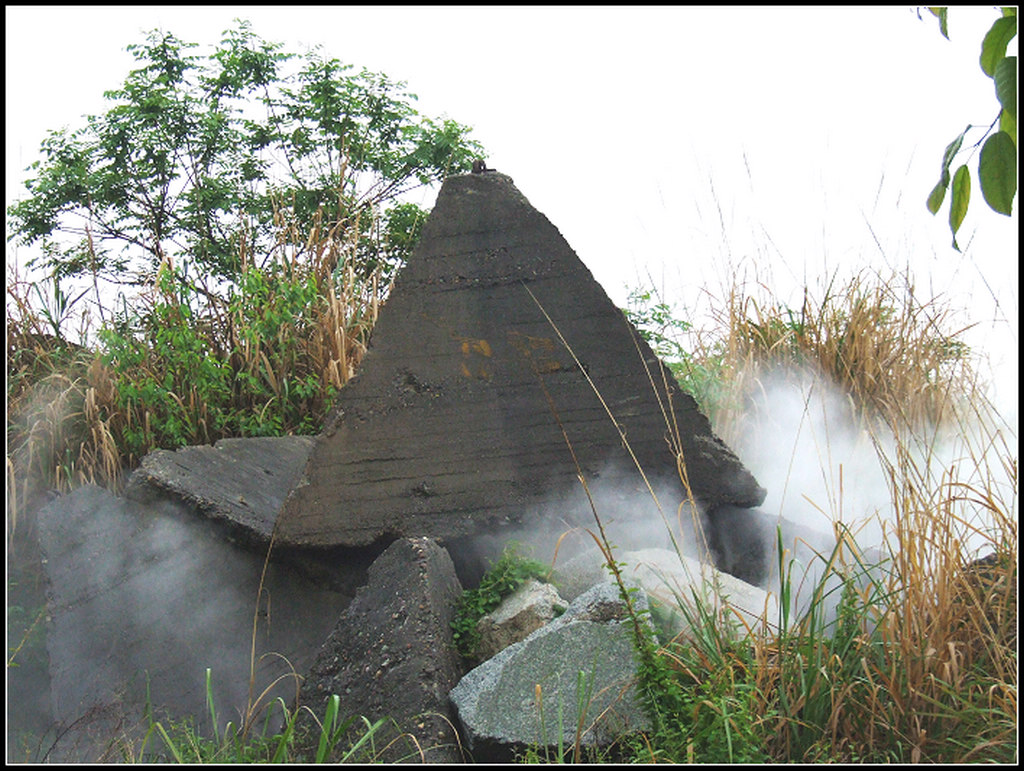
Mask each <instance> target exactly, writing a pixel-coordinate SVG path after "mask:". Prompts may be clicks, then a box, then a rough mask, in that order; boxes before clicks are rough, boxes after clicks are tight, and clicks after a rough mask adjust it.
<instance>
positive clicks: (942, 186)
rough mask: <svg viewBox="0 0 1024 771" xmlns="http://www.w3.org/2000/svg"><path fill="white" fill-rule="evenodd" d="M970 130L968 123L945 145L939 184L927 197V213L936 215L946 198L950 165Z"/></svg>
mask: <svg viewBox="0 0 1024 771" xmlns="http://www.w3.org/2000/svg"><path fill="white" fill-rule="evenodd" d="M970 130H971V124H969V123H968V124H967V128H965V129H964V130H963V131H961V132H960V135H959V136H958V137H957V138H956V139H954V140H953V141H952V142H950V143H949V144H948V145H946V151H945V152H944V153H943V154H942V174H941V175H940V176H939V183H938V184H937V185H936V186H935V187H934V188H933V189H932V192H931V193H930V194H929V195H928V211H930V212H931V213H932V214H936V213H937V212H938V211H939V207H940V206H942V201H943V199H944V198H945V197H946V188H947V187H949V167H950V165H952V163H953V159H954V158H955V157H956V154H957V153H958V152H960V146H961V145H962V144H963V143H964V136H965V135H966V134H967V132H968V131H970Z"/></svg>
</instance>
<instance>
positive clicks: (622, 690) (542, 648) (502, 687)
mask: <svg viewBox="0 0 1024 771" xmlns="http://www.w3.org/2000/svg"><path fill="white" fill-rule="evenodd" d="M634 597H635V598H636V603H637V609H638V610H643V609H645V608H646V598H645V596H644V594H643V592H642V591H639V592H637V593H636V594H635V595H634ZM630 623H631V622H629V621H628V620H627V617H626V613H625V607H624V605H623V603H622V601H621V599H620V598H619V597H618V590H617V588H616V587H612V586H610V585H599V586H595V587H594V588H593V589H591V590H589V591H587V592H585V593H584V594H582V595H581V596H580V597H578V598H577V599H576V600H574V601H573V602H572V603H571V604H570V605H569V608H568V609H566V611H565V613H564V614H563V615H561V616H559V617H558V618H556V619H555V620H553V621H552V622H550V623H549V624H547V625H546V626H544V627H541V628H540V629H538V630H537V631H536V632H534V633H533V634H531V635H530V636H529V637H527V638H526V639H525V640H523V641H522V642H518V643H515V644H513V645H510V646H509V647H507V648H505V649H504V650H503V651H501V652H500V653H498V654H497V655H496V656H494V657H493V658H492V659H490V660H489V661H486V662H484V663H483V664H481V665H480V666H478V667H476V668H475V669H473V670H471V671H470V672H469V673H468V674H466V676H465V677H463V678H462V680H460V681H459V684H458V685H457V686H456V687H455V688H454V689H453V690H452V692H451V699H452V702H453V703H454V704H455V706H456V709H457V710H458V714H459V721H460V723H461V725H462V727H463V730H464V733H465V735H466V739H467V742H468V744H469V747H470V749H471V750H472V752H473V755H474V757H475V759H476V760H478V761H479V760H486V759H506V758H508V757H509V755H510V753H511V751H512V750H513V749H515V748H522V747H524V746H535V747H536V746H541V747H543V746H549V747H550V746H556V745H559V744H561V745H562V746H563V747H572V746H573V744H574V742H575V741H576V732H577V728H578V727H579V728H580V729H581V732H582V733H581V736H580V743H581V744H582V745H584V746H605V745H607V744H609V743H611V742H612V741H614V740H615V739H617V738H619V737H621V736H622V735H623V734H625V733H629V732H631V731H636V730H643V729H644V728H647V727H649V723H648V721H647V719H646V717H645V716H644V714H643V712H642V711H641V709H640V707H639V704H638V703H637V699H636V688H635V685H634V680H635V658H634V654H633V643H632V636H631V632H630V626H629V624H630ZM581 673H582V674H581ZM581 705H582V706H583V710H582V713H583V714H582V715H581V714H580V712H581V710H580V706H581Z"/></svg>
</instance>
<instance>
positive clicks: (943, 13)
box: [928, 6, 949, 40]
mask: <svg viewBox="0 0 1024 771" xmlns="http://www.w3.org/2000/svg"><path fill="white" fill-rule="evenodd" d="M928 10H929V11H931V12H932V15H934V16H936V17H938V19H939V32H941V33H942V37H944V38H946V40H949V28H948V27H947V24H946V17H947V16H948V12H949V9H948V8H946V7H945V6H942V7H930V8H929V9H928Z"/></svg>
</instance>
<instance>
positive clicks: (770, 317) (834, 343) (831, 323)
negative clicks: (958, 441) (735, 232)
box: [695, 273, 977, 442]
mask: <svg viewBox="0 0 1024 771" xmlns="http://www.w3.org/2000/svg"><path fill="white" fill-rule="evenodd" d="M759 289H760V292H759V293H756V294H750V293H747V292H746V291H745V289H744V287H742V286H741V285H740V284H739V282H733V284H732V286H731V288H730V290H729V292H728V294H727V296H726V298H725V302H724V307H723V308H721V309H718V310H716V311H714V312H713V314H714V320H715V323H716V327H717V328H718V330H719V333H716V334H715V336H714V338H713V339H712V342H710V343H708V342H706V340H704V339H702V338H700V337H698V338H697V342H698V346H699V347H700V349H701V350H698V352H697V354H696V356H695V358H698V359H700V358H704V359H712V358H713V359H715V360H716V362H717V365H716V367H717V369H718V370H719V371H720V372H721V375H722V377H721V380H722V383H723V384H724V385H725V386H726V387H727V392H726V394H725V396H724V397H723V398H722V400H721V403H720V404H718V405H716V407H717V409H716V411H715V412H716V415H715V417H716V420H715V422H716V428H717V429H718V430H719V433H720V434H721V435H722V436H723V438H725V439H726V441H727V442H728V441H731V440H734V439H735V438H736V437H738V436H739V433H740V432H741V430H742V427H741V425H740V424H741V422H742V415H743V413H744V411H745V409H746V398H745V397H746V395H747V394H749V393H751V392H752V391H754V390H757V389H759V388H760V387H761V385H760V382H761V380H762V379H763V378H764V377H765V376H766V375H767V373H769V372H772V373H777V372H779V371H788V372H792V373H794V374H797V375H798V376H801V377H802V376H803V375H804V374H805V373H807V372H811V373H814V374H820V375H823V376H824V377H825V378H827V380H828V381H829V382H831V383H833V384H835V385H837V386H838V387H839V388H841V389H842V390H843V392H844V393H846V394H847V396H848V399H849V403H850V404H851V406H852V407H853V410H854V412H855V414H856V415H857V417H859V418H861V419H862V420H864V421H865V424H866V425H867V424H870V423H871V422H872V421H875V420H881V421H882V423H884V424H893V423H902V424H905V425H912V426H925V425H931V426H938V425H942V424H944V423H946V422H948V421H949V420H951V419H955V416H954V415H953V414H952V413H951V412H950V410H951V409H954V408H956V407H958V406H960V405H961V404H962V403H963V402H964V401H965V400H969V399H970V398H972V397H973V395H974V394H975V393H976V391H977V383H976V375H975V373H974V372H973V371H972V368H971V366H970V359H969V353H970V351H969V349H968V347H967V345H966V344H964V343H963V342H962V341H961V340H960V336H961V335H962V334H963V332H964V331H966V328H959V329H957V328H956V327H955V324H954V323H953V321H954V318H953V316H954V314H953V312H952V311H951V309H950V308H949V307H948V306H945V305H943V304H942V303H940V302H939V301H935V300H932V301H928V302H923V301H921V300H920V298H919V297H918V296H917V294H916V292H915V288H914V284H913V281H912V280H911V278H910V277H909V275H902V276H901V275H899V274H895V273H894V274H892V275H890V276H887V277H883V276H880V275H871V274H867V273H861V274H858V275H855V276H853V277H852V278H850V279H849V280H848V281H847V282H846V283H845V284H843V285H840V286H837V285H836V279H835V277H833V279H832V280H831V281H830V282H829V283H828V284H827V286H825V287H824V289H823V291H822V294H821V299H820V300H818V299H816V298H815V297H814V296H813V295H812V293H811V290H810V289H808V288H806V287H805V288H804V295H803V301H802V303H801V306H800V308H799V309H790V308H788V307H787V305H786V304H785V303H784V302H782V301H781V300H780V299H778V298H777V297H775V296H774V295H772V293H771V292H770V291H769V290H768V289H767V288H765V287H763V286H760V287H759ZM951 329H952V331H950V330H951ZM722 330H724V335H723V334H721V331H722Z"/></svg>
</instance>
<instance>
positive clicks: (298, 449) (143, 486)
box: [125, 436, 314, 541]
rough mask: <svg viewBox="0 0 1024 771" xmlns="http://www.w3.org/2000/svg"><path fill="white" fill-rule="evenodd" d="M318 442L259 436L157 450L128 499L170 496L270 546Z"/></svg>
mask: <svg viewBox="0 0 1024 771" xmlns="http://www.w3.org/2000/svg"><path fill="white" fill-rule="evenodd" d="M313 443H314V442H313V439H312V438H311V437H307V436H281V437H255V438H245V439H221V440H220V441H219V442H217V443H216V444H215V445H213V446H212V447H209V446H205V445H201V446H195V447H183V448H181V449H180V450H173V451H172V450H154V451H153V452H151V453H149V454H148V455H146V457H145V458H143V459H142V464H141V465H140V466H139V468H138V469H136V470H135V472H134V473H133V474H132V476H131V479H130V480H129V483H128V485H127V488H126V490H125V497H128V498H132V499H134V500H138V501H142V502H148V501H152V500H154V499H156V498H160V497H165V496H166V495H167V494H168V493H169V494H170V495H171V496H172V497H175V498H180V499H181V500H183V501H185V502H187V503H190V504H192V505H194V506H195V507H196V508H197V509H199V510H200V511H201V512H202V513H204V514H205V515H206V516H208V517H210V518H211V519H219V520H224V521H226V522H229V523H231V524H233V525H236V526H238V527H239V528H241V529H242V530H243V531H244V532H245V533H247V534H249V535H251V536H254V537H255V538H256V540H259V541H269V540H270V537H271V534H272V533H273V531H274V525H275V524H276V522H277V517H278V514H280V512H281V506H282V504H283V503H284V499H285V496H287V495H288V492H289V491H290V490H291V489H292V487H293V486H294V485H295V483H296V482H297V481H298V477H299V475H300V474H301V473H302V469H303V467H304V466H305V465H306V461H307V459H308V458H309V453H310V452H311V451H312V449H313Z"/></svg>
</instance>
